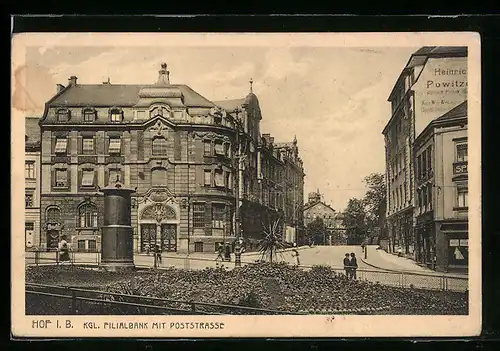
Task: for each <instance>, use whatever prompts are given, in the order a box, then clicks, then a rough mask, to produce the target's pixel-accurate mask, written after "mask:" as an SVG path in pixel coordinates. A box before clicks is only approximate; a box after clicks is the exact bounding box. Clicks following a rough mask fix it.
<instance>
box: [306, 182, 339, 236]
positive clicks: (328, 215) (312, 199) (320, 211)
mask: <svg viewBox="0 0 500 351" xmlns="http://www.w3.org/2000/svg"><path fill="white" fill-rule="evenodd" d="M316 218H321V220H322V221H323V223H324V225H325V229H326V233H327V235H328V238H327V240H326V243H327V244H328V245H347V237H346V230H345V228H344V226H343V219H344V217H343V214H342V213H340V212H337V211H335V210H334V209H333V208H332V207H331V206H330V205H328V204H326V203H325V202H324V201H322V200H321V194H320V192H319V189H318V190H317V191H316V192H311V193H309V195H308V201H307V203H306V204H305V205H304V224H305V225H306V226H308V225H309V224H310V223H312V222H313V221H314V220H315V219H316Z"/></svg>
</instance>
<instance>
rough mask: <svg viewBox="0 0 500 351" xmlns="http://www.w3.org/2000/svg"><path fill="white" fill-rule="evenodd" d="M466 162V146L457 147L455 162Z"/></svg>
mask: <svg viewBox="0 0 500 351" xmlns="http://www.w3.org/2000/svg"><path fill="white" fill-rule="evenodd" d="M466 161H467V144H460V145H457V162H466Z"/></svg>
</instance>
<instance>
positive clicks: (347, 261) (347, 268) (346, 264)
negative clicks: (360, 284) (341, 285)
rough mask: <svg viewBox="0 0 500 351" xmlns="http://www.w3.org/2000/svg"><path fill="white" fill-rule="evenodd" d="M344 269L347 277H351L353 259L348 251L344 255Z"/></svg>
mask: <svg viewBox="0 0 500 351" xmlns="http://www.w3.org/2000/svg"><path fill="white" fill-rule="evenodd" d="M344 269H345V275H346V277H347V278H349V279H350V278H351V260H350V259H349V254H348V253H346V254H345V257H344Z"/></svg>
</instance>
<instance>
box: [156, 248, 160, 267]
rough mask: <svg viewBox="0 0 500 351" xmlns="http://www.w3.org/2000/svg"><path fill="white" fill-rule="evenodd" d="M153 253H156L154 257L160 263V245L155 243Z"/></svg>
mask: <svg viewBox="0 0 500 351" xmlns="http://www.w3.org/2000/svg"><path fill="white" fill-rule="evenodd" d="M155 255H156V259H157V260H158V263H160V264H161V248H160V245H156V246H155Z"/></svg>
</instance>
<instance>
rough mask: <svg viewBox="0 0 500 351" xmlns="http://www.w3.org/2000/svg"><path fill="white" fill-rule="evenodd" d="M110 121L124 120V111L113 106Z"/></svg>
mask: <svg viewBox="0 0 500 351" xmlns="http://www.w3.org/2000/svg"><path fill="white" fill-rule="evenodd" d="M109 120H110V122H115V123H116V122H121V121H122V120H123V111H122V110H120V109H119V108H112V109H111V110H110V111H109Z"/></svg>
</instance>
